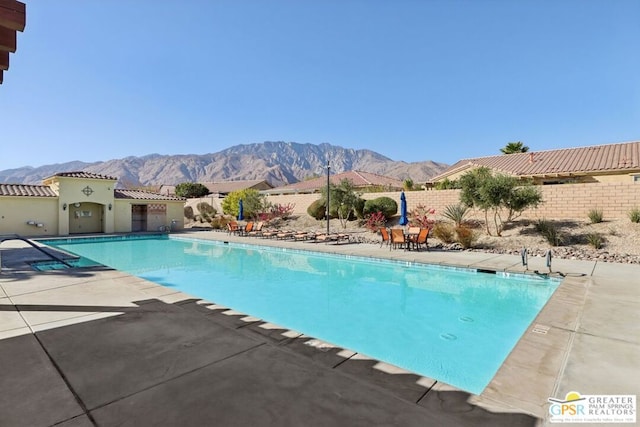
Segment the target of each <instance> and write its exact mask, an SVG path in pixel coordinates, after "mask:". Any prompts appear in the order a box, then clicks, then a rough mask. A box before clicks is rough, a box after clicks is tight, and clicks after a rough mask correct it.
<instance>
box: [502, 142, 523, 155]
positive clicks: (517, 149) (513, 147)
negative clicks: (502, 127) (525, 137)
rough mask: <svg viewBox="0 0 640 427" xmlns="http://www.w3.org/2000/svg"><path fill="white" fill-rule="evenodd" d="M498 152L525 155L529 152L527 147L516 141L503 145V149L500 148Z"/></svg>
mask: <svg viewBox="0 0 640 427" xmlns="http://www.w3.org/2000/svg"><path fill="white" fill-rule="evenodd" d="M500 151H501V152H502V154H514V153H526V152H527V151H529V147H527V146H526V145H524V144H523V143H522V142H520V141H516V142H509V143H508V144H507V145H505V147H504V148H501V149H500Z"/></svg>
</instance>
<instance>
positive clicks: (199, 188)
mask: <svg viewBox="0 0 640 427" xmlns="http://www.w3.org/2000/svg"><path fill="white" fill-rule="evenodd" d="M207 194H209V189H208V188H207V187H205V186H204V185H202V184H198V183H196V182H183V183H181V184H178V185H176V196H178V197H184V198H185V199H192V198H196V197H204V196H206V195H207Z"/></svg>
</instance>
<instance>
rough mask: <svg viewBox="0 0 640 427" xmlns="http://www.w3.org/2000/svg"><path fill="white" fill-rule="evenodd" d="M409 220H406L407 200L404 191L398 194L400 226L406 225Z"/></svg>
mask: <svg viewBox="0 0 640 427" xmlns="http://www.w3.org/2000/svg"><path fill="white" fill-rule="evenodd" d="M408 223H409V220H408V219H407V198H406V197H405V196H404V191H403V192H402V193H400V225H407V224H408Z"/></svg>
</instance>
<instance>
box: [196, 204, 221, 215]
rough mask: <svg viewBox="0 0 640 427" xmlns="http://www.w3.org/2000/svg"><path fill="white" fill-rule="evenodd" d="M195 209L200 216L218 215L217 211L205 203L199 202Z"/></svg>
mask: <svg viewBox="0 0 640 427" xmlns="http://www.w3.org/2000/svg"><path fill="white" fill-rule="evenodd" d="M196 209H198V211H199V212H200V213H201V214H207V215H215V214H217V213H218V211H217V210H216V208H214V207H213V206H211V205H210V204H209V203H207V202H200V203H198V204H197V205H196Z"/></svg>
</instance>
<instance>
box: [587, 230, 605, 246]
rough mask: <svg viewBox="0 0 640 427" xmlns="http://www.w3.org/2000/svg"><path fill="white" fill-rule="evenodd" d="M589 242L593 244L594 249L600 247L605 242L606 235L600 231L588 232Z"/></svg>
mask: <svg viewBox="0 0 640 427" xmlns="http://www.w3.org/2000/svg"><path fill="white" fill-rule="evenodd" d="M587 242H588V243H589V244H590V245H591V246H593V248H594V249H600V248H601V247H602V244H603V243H604V237H602V235H601V234H600V233H589V234H587Z"/></svg>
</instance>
